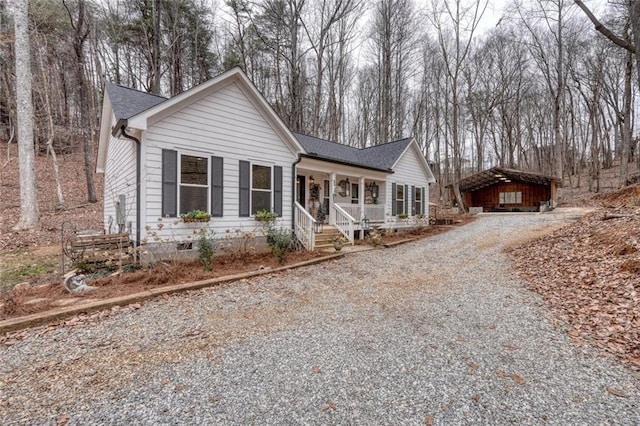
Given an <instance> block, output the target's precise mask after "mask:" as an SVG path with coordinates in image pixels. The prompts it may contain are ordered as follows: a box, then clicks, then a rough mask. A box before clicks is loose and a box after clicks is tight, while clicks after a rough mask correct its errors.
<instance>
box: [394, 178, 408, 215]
mask: <svg viewBox="0 0 640 426" xmlns="http://www.w3.org/2000/svg"><path fill="white" fill-rule="evenodd" d="M405 196H406V194H405V193H404V185H396V212H397V214H404V213H406V212H405V211H404V205H405V204H404V197H405Z"/></svg>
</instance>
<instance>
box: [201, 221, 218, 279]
mask: <svg viewBox="0 0 640 426" xmlns="http://www.w3.org/2000/svg"><path fill="white" fill-rule="evenodd" d="M215 256H216V252H215V243H214V239H213V231H207V230H204V229H203V230H201V232H200V236H199V237H198V260H199V261H200V264H201V265H202V267H203V268H204V270H205V271H211V269H213V259H214V258H215Z"/></svg>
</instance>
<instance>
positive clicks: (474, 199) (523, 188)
mask: <svg viewBox="0 0 640 426" xmlns="http://www.w3.org/2000/svg"><path fill="white" fill-rule="evenodd" d="M560 183H561V181H560V179H558V178H556V177H553V176H545V175H541V174H538V173H531V172H523V171H520V170H514V169H506V168H502V167H493V168H491V169H488V170H485V171H482V172H480V173H476V174H474V175H471V176H468V177H466V178H464V179H462V180H460V182H459V187H460V193H461V194H462V197H463V200H464V203H465V205H466V206H467V207H468V208H469V211H471V212H533V211H544V210H546V209H548V208H553V207H555V206H556V204H557V194H558V191H557V188H558V186H560ZM448 187H449V188H450V189H451V191H452V192H453V188H452V185H449V186H448ZM452 198H453V197H452Z"/></svg>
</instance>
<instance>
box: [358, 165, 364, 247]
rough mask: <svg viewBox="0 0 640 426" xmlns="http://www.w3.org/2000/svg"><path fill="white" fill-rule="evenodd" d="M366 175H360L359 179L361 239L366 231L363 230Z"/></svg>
mask: <svg viewBox="0 0 640 426" xmlns="http://www.w3.org/2000/svg"><path fill="white" fill-rule="evenodd" d="M364 194H365V187H364V176H360V179H359V180H358V202H359V203H360V239H363V238H364V231H363V230H362V219H364Z"/></svg>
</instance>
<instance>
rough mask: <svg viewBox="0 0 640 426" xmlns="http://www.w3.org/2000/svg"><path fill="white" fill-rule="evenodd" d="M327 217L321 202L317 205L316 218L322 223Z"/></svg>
mask: <svg viewBox="0 0 640 426" xmlns="http://www.w3.org/2000/svg"><path fill="white" fill-rule="evenodd" d="M326 217H327V213H326V212H325V211H324V207H323V205H322V203H320V205H319V206H318V212H317V213H316V220H317V221H318V222H320V223H324V220H325V219H326Z"/></svg>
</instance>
